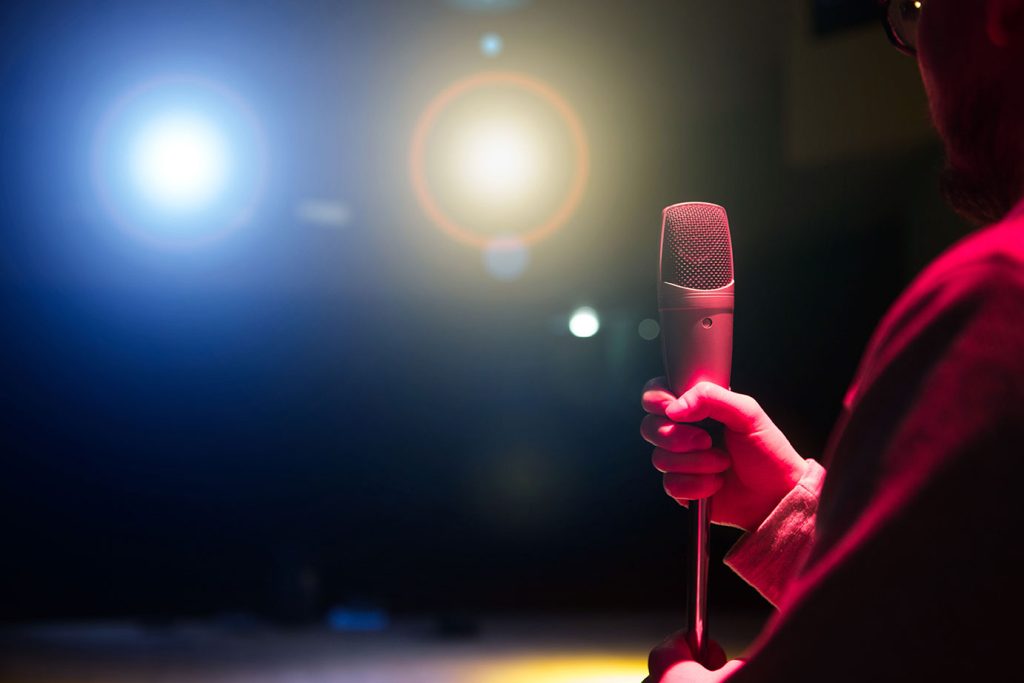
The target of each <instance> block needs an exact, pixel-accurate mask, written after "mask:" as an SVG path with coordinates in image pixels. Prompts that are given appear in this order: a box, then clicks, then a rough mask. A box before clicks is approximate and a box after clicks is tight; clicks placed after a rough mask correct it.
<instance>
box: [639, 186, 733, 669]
mask: <svg viewBox="0 0 1024 683" xmlns="http://www.w3.org/2000/svg"><path fill="white" fill-rule="evenodd" d="M735 287H736V283H735V278H734V273H733V263H732V241H731V238H730V235H729V221H728V217H727V216H726V213H725V209H723V208H722V207H720V206H717V205H715V204H707V203H704V202H687V203H683V204H674V205H672V206H669V207H667V208H666V209H665V210H664V213H663V217H662V235H661V259H660V268H659V277H658V311H659V314H660V318H661V338H662V353H663V357H664V363H665V371H666V374H667V377H668V381H669V385H670V387H671V389H672V390H673V392H675V394H676V395H681V394H683V393H685V392H686V391H687V390H688V389H690V388H691V387H693V386H694V385H695V384H697V383H698V382H702V381H708V382H713V383H715V384H718V385H719V386H722V387H726V388H728V387H729V385H730V375H731V371H732V331H733V311H734V301H735ZM700 426H702V427H704V428H706V429H708V431H709V432H710V433H711V435H712V438H713V439H714V440H715V441H716V444H718V445H720V442H721V430H720V429H719V427H720V425H717V424H716V423H713V422H711V421H706V422H705V423H703V424H701V425H700ZM710 525H711V501H710V500H708V499H703V500H698V501H694V503H692V504H691V505H690V524H689V526H690V529H689V536H690V539H689V540H690V556H689V558H688V561H687V564H688V565H689V569H690V576H689V584H688V587H687V602H688V606H689V609H688V619H687V631H688V634H689V640H690V647H691V649H692V650H693V654H694V656H695V657H696V658H697V660H698V661H701V662H703V661H706V655H707V644H708V637H707V585H708V537H709V533H710Z"/></svg>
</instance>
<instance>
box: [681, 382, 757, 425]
mask: <svg viewBox="0 0 1024 683" xmlns="http://www.w3.org/2000/svg"><path fill="white" fill-rule="evenodd" d="M665 415H666V417H668V418H669V419H670V420H672V421H673V422H700V421H701V420H705V419H708V418H711V419H712V420H717V421H718V422H721V423H722V424H723V425H725V427H726V429H730V430H732V431H734V432H752V431H754V430H756V429H757V428H758V425H759V424H760V423H761V420H762V418H763V416H764V411H763V410H762V409H761V406H760V405H758V403H757V401H755V400H754V399H753V398H751V397H750V396H746V395H744V394H737V393H735V392H732V391H729V390H728V389H723V388H722V387H720V386H718V385H717V384H712V383H711V382H699V383H697V384H696V385H694V386H693V388H691V389H689V390H688V391H686V392H684V393H683V395H682V396H680V397H679V398H678V399H676V400H675V401H673V402H672V403H670V404H669V405H668V406H667V408H666V409H665Z"/></svg>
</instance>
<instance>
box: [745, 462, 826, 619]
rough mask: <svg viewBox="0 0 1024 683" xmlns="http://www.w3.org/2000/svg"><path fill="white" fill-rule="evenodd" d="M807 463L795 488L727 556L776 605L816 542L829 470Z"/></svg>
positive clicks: (752, 584) (749, 581)
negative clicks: (822, 497)
mask: <svg viewBox="0 0 1024 683" xmlns="http://www.w3.org/2000/svg"><path fill="white" fill-rule="evenodd" d="M806 462H807V465H806V469H805V470H804V474H803V476H802V477H801V478H800V481H799V482H797V485H796V486H794V487H793V490H792V491H790V492H789V493H788V494H786V496H785V497H784V498H783V499H782V500H781V501H780V502H779V504H778V505H777V506H776V507H775V509H774V510H773V511H772V512H771V514H769V515H768V516H767V517H766V518H765V520H764V522H762V523H761V526H759V527H758V528H757V529H756V530H754V531H751V532H749V533H747V534H744V535H743V536H742V537H741V538H740V540H739V541H737V543H736V545H734V546H733V547H732V550H730V551H729V553H728V554H727V555H726V556H725V564H727V565H728V566H729V567H730V568H732V570H733V571H735V572H736V573H737V574H738V575H739V576H740V578H742V579H743V580H744V581H746V582H747V583H749V584H750V585H751V586H753V587H754V588H755V589H756V590H757V592H759V593H760V594H761V595H763V596H764V597H765V599H767V600H768V602H770V603H772V604H773V605H775V606H778V605H779V603H780V601H781V599H782V595H783V593H784V592H785V589H786V586H787V585H788V584H789V581H790V579H792V578H793V576H794V575H795V574H796V573H797V570H799V568H800V566H801V565H802V564H803V561H804V558H806V557H807V554H808V553H809V552H810V550H811V546H812V544H813V542H814V526H815V520H816V518H817V514H818V499H819V498H820V496H821V487H822V485H823V484H824V482H825V469H824V468H823V467H822V466H821V465H819V464H818V463H817V462H815V461H814V460H807V461H806Z"/></svg>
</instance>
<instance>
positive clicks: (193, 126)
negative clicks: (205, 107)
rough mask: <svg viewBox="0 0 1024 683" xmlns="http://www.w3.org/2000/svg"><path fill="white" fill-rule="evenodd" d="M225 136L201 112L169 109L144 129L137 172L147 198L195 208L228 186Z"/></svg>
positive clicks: (175, 207) (179, 207) (137, 146)
mask: <svg viewBox="0 0 1024 683" xmlns="http://www.w3.org/2000/svg"><path fill="white" fill-rule="evenodd" d="M226 146H227V145H226V144H225V139H224V134H223V133H222V132H221V131H219V130H217V128H216V126H215V125H214V124H213V123H212V122H210V121H208V120H206V119H205V118H204V117H203V116H202V115H199V114H196V113H193V112H169V113H167V114H165V115H162V116H158V117H157V118H155V119H154V120H153V121H152V122H150V123H149V124H148V125H145V126H144V127H143V128H142V130H141V131H140V132H139V135H138V139H137V141H136V144H135V153H134V168H133V173H134V175H135V180H136V182H137V184H138V186H139V190H140V191H141V192H142V193H143V195H144V196H145V197H146V199H147V200H149V201H150V202H152V203H153V204H154V205H155V206H158V207H160V208H163V209H168V210H195V209H198V208H201V207H202V206H204V205H205V204H206V203H208V202H210V201H212V200H214V199H216V197H217V194H218V193H219V192H221V191H222V190H223V189H224V182H225V176H226V174H227V172H228V159H227V152H228V150H227V149H226Z"/></svg>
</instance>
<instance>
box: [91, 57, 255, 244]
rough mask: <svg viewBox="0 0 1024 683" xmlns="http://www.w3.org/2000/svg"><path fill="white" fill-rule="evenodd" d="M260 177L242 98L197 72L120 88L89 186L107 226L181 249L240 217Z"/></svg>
mask: <svg viewBox="0 0 1024 683" xmlns="http://www.w3.org/2000/svg"><path fill="white" fill-rule="evenodd" d="M266 175H267V149H266V140H265V136H264V134H263V129H262V127H261V126H260V124H259V121H258V120H257V118H256V116H255V114H254V113H253V111H252V110H251V109H250V107H249V106H248V104H247V103H246V102H245V101H244V100H242V98H241V97H239V96H238V95H237V94H235V93H234V92H232V91H231V90H229V89H228V88H226V87H224V86H222V85H220V84H218V83H216V82H214V81H211V80H208V79H205V78H200V77H196V76H189V75H168V76H163V77H160V78H155V79H152V80H148V81H145V82H143V83H141V84H139V85H137V86H136V87H134V88H132V89H130V90H128V91H127V92H125V93H124V94H123V95H121V96H120V97H119V98H117V100H115V102H114V103H113V105H112V106H111V107H110V108H109V109H108V110H107V111H106V113H105V114H104V116H103V118H102V119H101V120H100V122H99V125H98V126H97V129H96V133H95V136H94V138H93V146H92V177H93V185H94V187H95V189H96V194H97V197H98V199H99V202H100V204H101V205H102V207H103V209H104V210H105V211H106V213H107V214H108V215H109V216H110V218H111V219H112V220H113V222H114V224H115V225H116V226H117V227H119V228H121V229H122V230H123V231H124V232H126V233H128V234H129V235H131V236H132V237H135V238H137V239H140V240H141V241H144V242H148V243H150V244H152V245H154V246H159V247H166V248H171V249H190V248H193V247H197V246H200V245H204V244H208V243H210V242H213V241H216V240H218V239H221V238H223V237H225V236H227V235H228V234H230V233H232V232H234V231H235V230H236V229H237V228H239V227H241V226H243V225H245V224H246V223H248V222H249V221H250V219H251V218H252V215H253V213H254V211H255V208H256V206H257V204H258V203H259V200H260V199H261V197H262V194H263V190H264V187H265V184H266Z"/></svg>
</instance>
